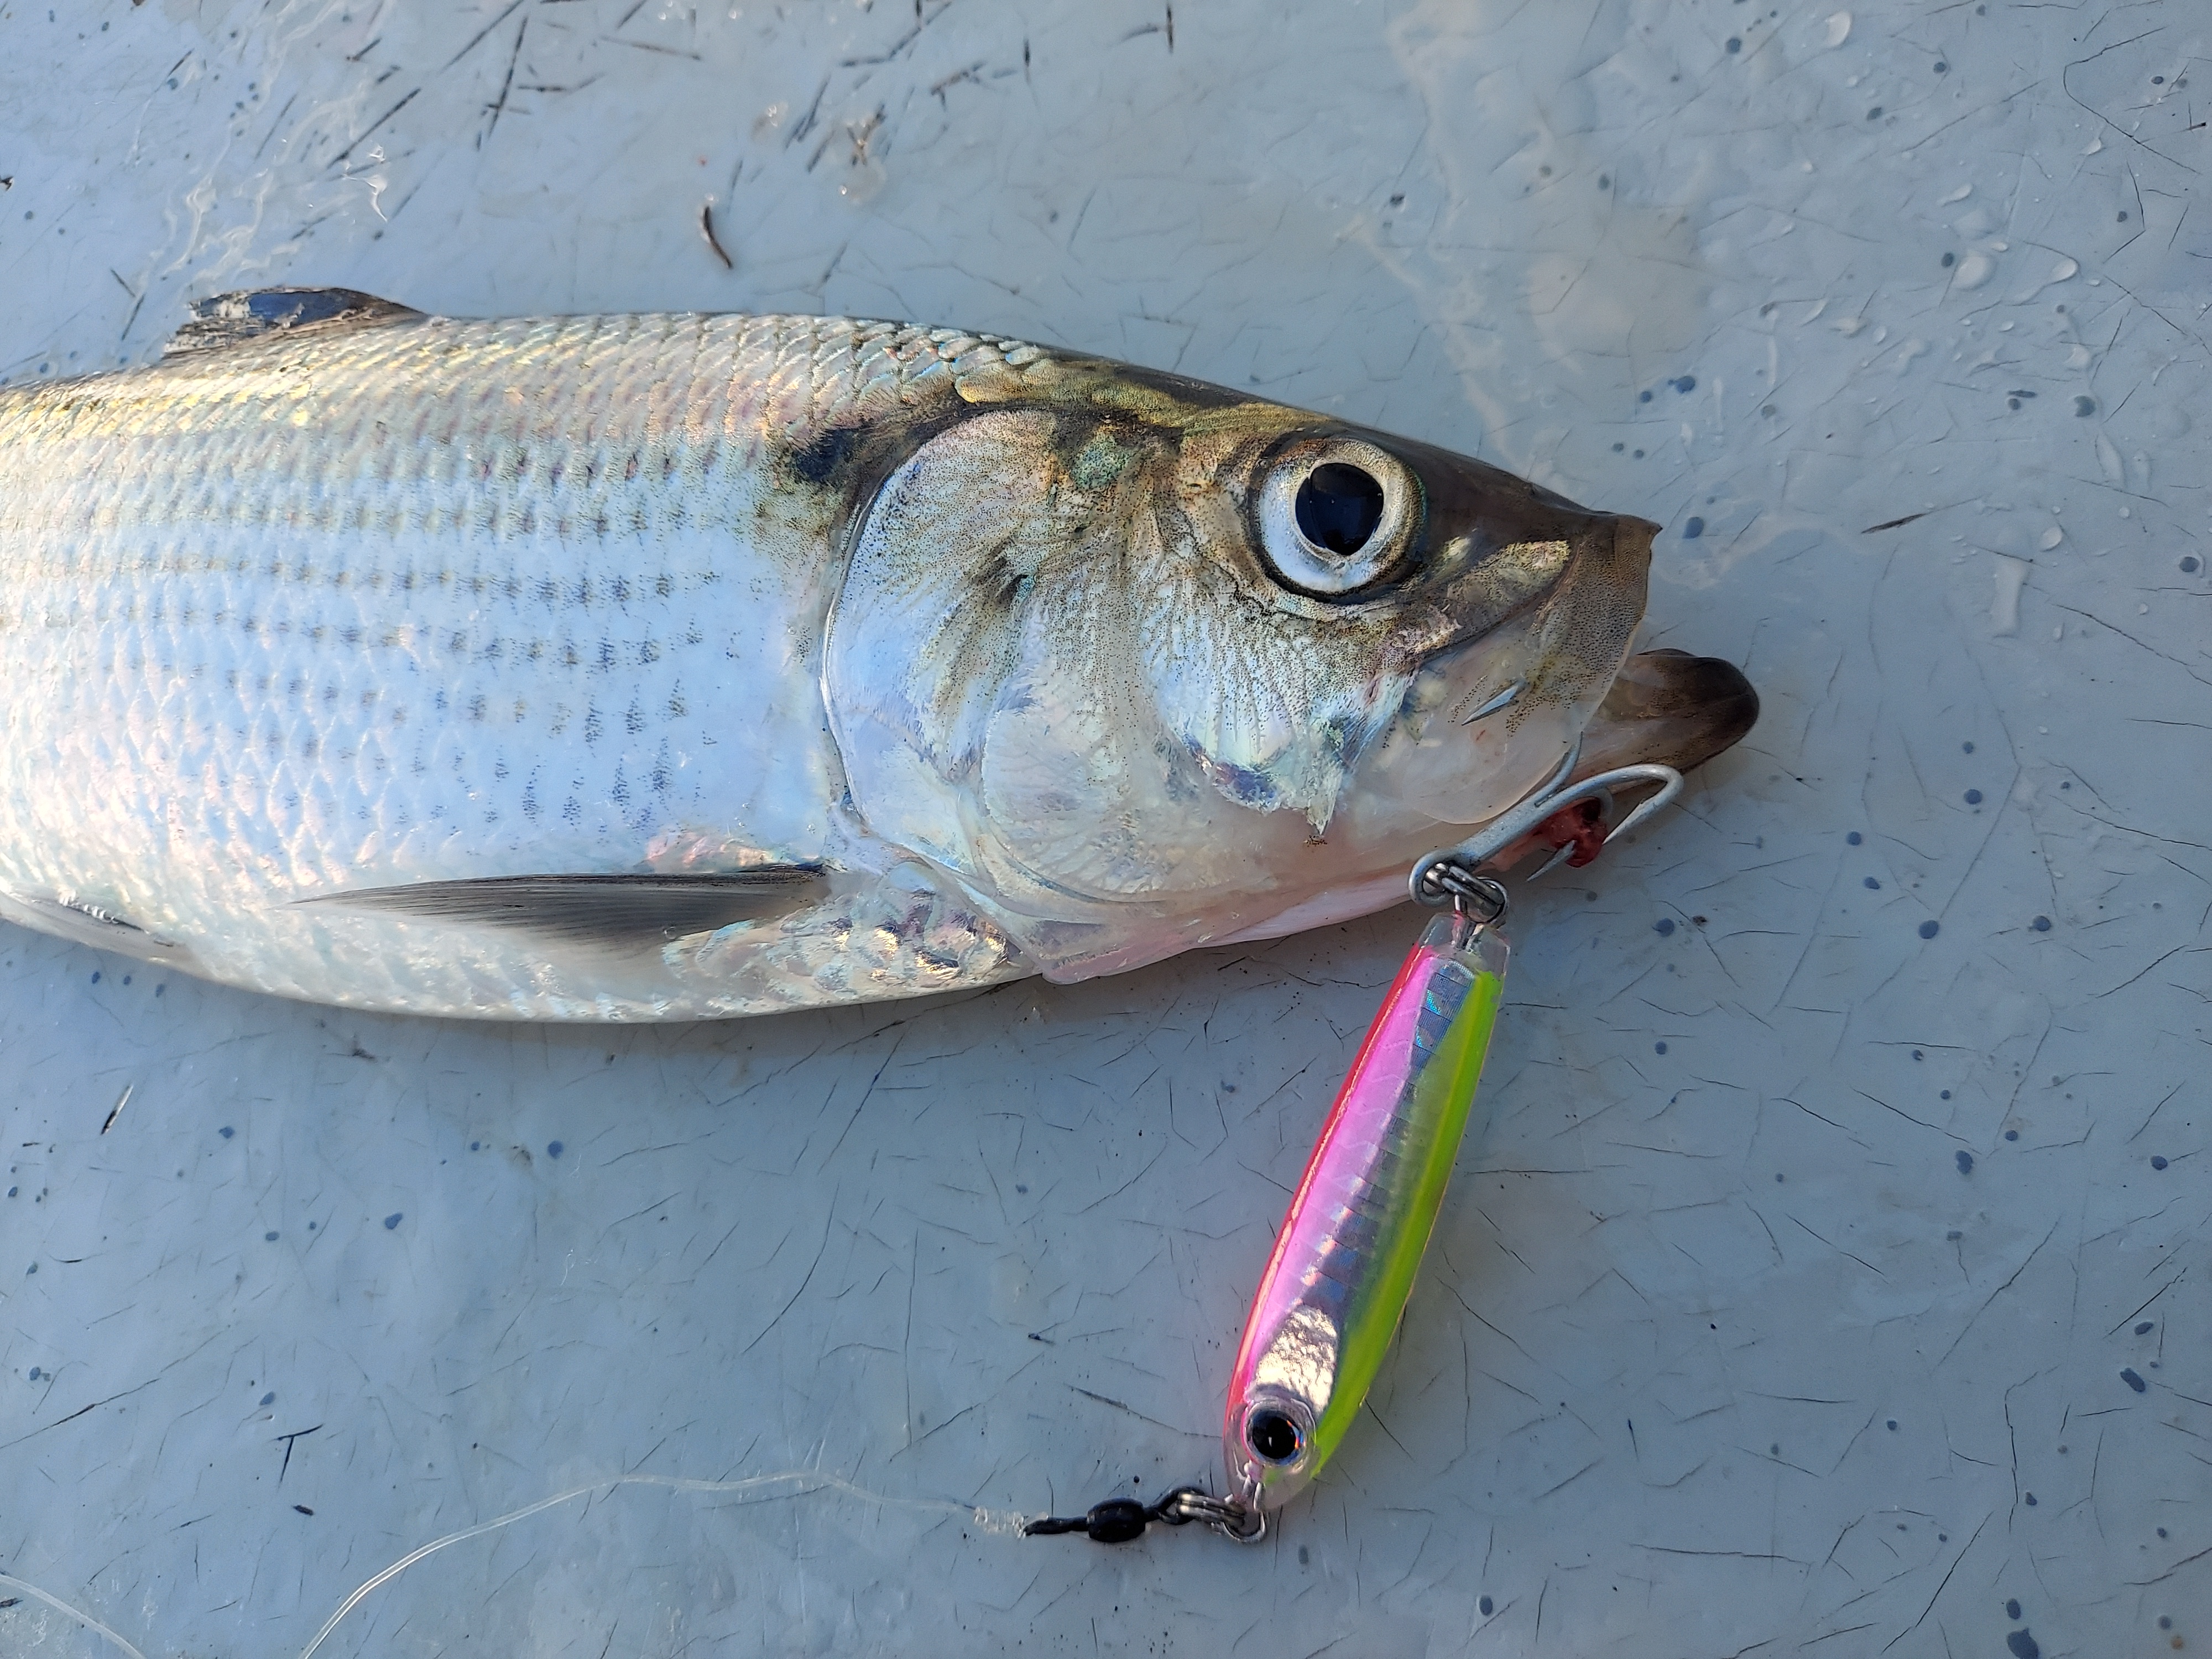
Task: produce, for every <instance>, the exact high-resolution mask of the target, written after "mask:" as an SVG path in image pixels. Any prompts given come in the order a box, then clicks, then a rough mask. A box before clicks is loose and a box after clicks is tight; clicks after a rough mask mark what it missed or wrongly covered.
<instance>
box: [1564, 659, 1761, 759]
mask: <svg viewBox="0 0 2212 1659" xmlns="http://www.w3.org/2000/svg"><path fill="white" fill-rule="evenodd" d="M1758 723H1759V693H1758V692H1757V691H1756V690H1753V687H1752V684H1751V682H1750V681H1749V680H1748V679H1747V678H1744V673H1743V671H1742V670H1741V669H1740V668H1738V667H1737V666H1736V665H1735V664H1734V663H1732V662H1729V661H1728V660H1727V659H1725V658H1722V657H1693V656H1692V655H1691V654H1690V653H1688V652H1686V651H1677V650H1674V649H1673V648H1672V647H1661V648H1659V649H1657V650H1653V651H1640V652H1638V653H1636V655H1634V656H1632V657H1631V658H1629V659H1628V660H1627V661H1626V662H1624V663H1623V664H1621V665H1620V673H1618V674H1616V675H1615V676H1614V677H1613V685H1612V687H1611V689H1610V690H1607V692H1606V694H1605V701H1604V702H1601V703H1600V704H1599V705H1598V708H1597V713H1596V714H1595V715H1594V716H1593V717H1592V718H1591V720H1590V723H1589V727H1588V728H1587V729H1586V730H1585V731H1584V732H1583V749H1582V758H1581V759H1580V760H1579V761H1578V762H1577V763H1576V766H1575V775H1576V776H1577V778H1583V777H1595V775H1597V774H1598V773H1600V772H1609V771H1611V770H1612V769H1613V768H1614V767H1616V766H1632V765H1635V764H1637V763H1639V762H1648V761H1656V762H1657V763H1659V764H1660V765H1662V766H1671V767H1673V768H1674V769H1675V770H1676V771H1677V772H1687V771H1689V770H1690V769H1692V767H1698V766H1702V765H1704V764H1705V763H1706V762H1707V761H1709V760H1711V759H1712V758H1713V757H1715V756H1717V755H1719V754H1723V753H1724V752H1726V751H1727V750H1729V749H1732V748H1734V747H1735V745H1736V744H1738V743H1741V741H1742V740H1743V738H1745V737H1746V736H1747V734H1748V733H1749V732H1750V731H1751V728H1752V727H1753V726H1755V725H1757V724H1758Z"/></svg>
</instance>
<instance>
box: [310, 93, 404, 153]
mask: <svg viewBox="0 0 2212 1659" xmlns="http://www.w3.org/2000/svg"><path fill="white" fill-rule="evenodd" d="M421 92H422V88H420V87H417V88H415V90H414V91H413V92H410V93H409V94H407V95H406V96H405V97H404V98H402V99H401V100H399V101H398V103H396V104H394V105H393V106H392V107H391V108H390V109H388V110H386V111H385V112H384V113H383V114H381V115H380V116H378V117H377V118H376V119H374V121H371V122H370V123H369V124H368V126H366V127H364V128H363V129H362V131H361V132H360V133H359V134H357V135H356V137H355V138H354V141H353V142H352V143H349V144H348V145H347V146H346V147H345V148H344V149H342V150H340V151H339V152H338V153H337V155H333V156H331V159H330V162H329V164H328V165H329V167H337V165H338V163H339V162H341V161H344V160H345V159H346V157H347V156H349V155H352V154H353V153H354V151H356V150H357V149H360V148H361V147H362V145H363V144H365V143H368V140H369V137H370V135H371V134H373V133H374V132H375V131H377V130H378V129H379V128H380V127H381V126H382V125H384V124H385V123H386V121H389V120H390V119H391V118H392V117H393V116H395V115H397V114H398V113H399V112H400V111H401V110H403V109H405V108H406V107H407V106H408V105H410V104H411V103H413V102H414V101H415V100H416V97H417V96H418V95H419V94H421ZM327 170H328V168H325V171H327Z"/></svg>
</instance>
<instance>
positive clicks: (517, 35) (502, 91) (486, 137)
mask: <svg viewBox="0 0 2212 1659" xmlns="http://www.w3.org/2000/svg"><path fill="white" fill-rule="evenodd" d="M527 33H530V19H529V18H528V17H527V16H525V17H524V18H523V20H522V27H520V28H518V29H516V30H515V32H514V50H513V52H509V53H507V78H506V79H505V80H503V81H501V82H500V83H499V96H498V97H497V98H495V99H494V100H492V106H491V123H490V125H488V126H487V127H485V128H484V134H483V137H482V138H481V139H479V140H478V141H477V149H483V147H484V145H485V144H487V143H490V142H491V136H492V134H494V133H495V132H497V131H499V118H500V117H501V115H503V114H505V113H506V112H507V94H508V93H510V92H512V91H513V90H514V66H515V64H517V63H519V62H520V61H521V58H522V37H523V36H524V35H526V34H527Z"/></svg>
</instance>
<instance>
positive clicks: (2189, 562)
mask: <svg viewBox="0 0 2212 1659" xmlns="http://www.w3.org/2000/svg"><path fill="white" fill-rule="evenodd" d="M2199 568H2200V567H2199V565H2198V563H2197V556H2196V555H2195V554H2194V553H2185V554H2183V555H2182V556H2181V570H2182V574H2184V575H2188V576H2193V575H2195V574H2197V570H2198V569H2199Z"/></svg>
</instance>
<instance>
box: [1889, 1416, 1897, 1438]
mask: <svg viewBox="0 0 2212 1659" xmlns="http://www.w3.org/2000/svg"><path fill="white" fill-rule="evenodd" d="M1889 1431H1890V1432H1891V1433H1892V1434H1895V1433H1896V1432H1897V1419H1895V1418H1891V1419H1889Z"/></svg>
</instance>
